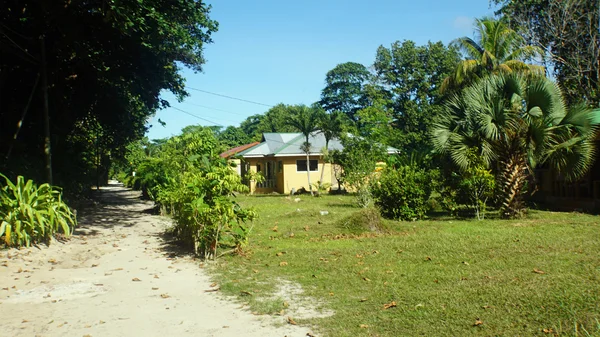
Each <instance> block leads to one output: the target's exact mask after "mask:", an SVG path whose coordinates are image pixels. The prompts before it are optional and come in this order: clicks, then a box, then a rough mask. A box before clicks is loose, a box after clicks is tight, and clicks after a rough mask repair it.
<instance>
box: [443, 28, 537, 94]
mask: <svg viewBox="0 0 600 337" xmlns="http://www.w3.org/2000/svg"><path fill="white" fill-rule="evenodd" d="M451 44H452V45H453V46H455V47H456V48H458V50H459V51H461V52H462V53H463V55H464V56H465V60H463V61H461V62H459V64H458V66H457V67H456V71H455V72H454V74H452V75H451V76H449V77H448V78H446V79H445V80H444V82H443V83H442V87H441V90H442V91H443V92H444V91H447V90H450V89H460V88H462V87H465V86H467V85H469V84H471V83H474V82H475V81H476V80H478V79H480V78H482V77H485V76H487V75H489V74H491V73H500V72H503V73H512V72H525V73H531V74H534V75H544V74H545V68H544V67H542V66H537V65H531V64H526V63H525V61H528V60H531V59H534V58H536V57H540V56H542V55H543V50H542V49H541V48H539V47H536V46H531V45H528V44H527V42H526V41H525V39H524V38H523V37H522V36H521V35H519V34H518V33H517V32H516V31H514V30H512V29H510V28H509V27H508V25H507V23H506V22H505V21H503V20H496V19H494V18H489V17H484V18H482V19H476V20H475V40H473V39H471V38H470V37H466V36H465V37H461V38H458V39H456V40H454V41H452V43H451Z"/></svg>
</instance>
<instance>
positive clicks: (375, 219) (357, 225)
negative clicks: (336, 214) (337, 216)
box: [339, 207, 388, 234]
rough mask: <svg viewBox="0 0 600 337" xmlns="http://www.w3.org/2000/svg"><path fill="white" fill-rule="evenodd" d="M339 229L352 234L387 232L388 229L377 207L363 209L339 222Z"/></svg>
mask: <svg viewBox="0 0 600 337" xmlns="http://www.w3.org/2000/svg"><path fill="white" fill-rule="evenodd" d="M339 227H341V228H343V229H346V230H348V231H350V232H351V233H352V234H361V233H364V232H386V231H387V230H388V228H387V227H386V226H385V224H384V223H383V219H382V218H381V214H380V213H379V210H378V209H377V208H375V207H367V208H362V209H360V210H359V211H356V212H354V213H352V214H351V215H350V216H348V217H346V218H344V219H342V220H341V221H340V222H339Z"/></svg>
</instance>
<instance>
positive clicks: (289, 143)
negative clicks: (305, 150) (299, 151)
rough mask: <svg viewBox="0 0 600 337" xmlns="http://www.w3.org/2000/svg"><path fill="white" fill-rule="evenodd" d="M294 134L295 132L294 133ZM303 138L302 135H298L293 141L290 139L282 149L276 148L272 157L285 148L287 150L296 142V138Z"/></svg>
mask: <svg viewBox="0 0 600 337" xmlns="http://www.w3.org/2000/svg"><path fill="white" fill-rule="evenodd" d="M294 133H296V132H294ZM301 137H304V135H303V134H302V133H300V134H299V135H298V136H296V137H294V138H293V139H291V140H290V141H289V142H286V143H285V144H284V145H283V146H282V147H280V148H278V149H277V151H275V152H273V154H274V155H276V154H278V153H279V152H281V151H283V150H284V149H285V148H287V147H288V146H290V145H292V144H293V143H294V142H295V141H297V140H298V138H301Z"/></svg>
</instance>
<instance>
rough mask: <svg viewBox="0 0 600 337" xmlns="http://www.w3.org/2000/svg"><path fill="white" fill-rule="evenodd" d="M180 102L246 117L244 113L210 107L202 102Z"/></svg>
mask: <svg viewBox="0 0 600 337" xmlns="http://www.w3.org/2000/svg"><path fill="white" fill-rule="evenodd" d="M182 103H185V104H189V105H194V106H199V107H201V108H205V109H209V110H215V111H221V112H225V113H228V114H232V115H238V116H242V117H246V115H244V114H240V113H237V112H231V111H227V110H221V109H217V108H211V107H209V106H206V105H202V104H196V103H192V102H185V101H184V102H182Z"/></svg>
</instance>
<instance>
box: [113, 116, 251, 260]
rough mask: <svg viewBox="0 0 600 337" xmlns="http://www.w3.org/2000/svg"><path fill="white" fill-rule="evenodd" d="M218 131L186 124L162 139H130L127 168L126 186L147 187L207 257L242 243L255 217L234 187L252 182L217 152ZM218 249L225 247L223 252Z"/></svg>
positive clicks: (182, 235) (180, 233)
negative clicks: (239, 201) (237, 198)
mask: <svg viewBox="0 0 600 337" xmlns="http://www.w3.org/2000/svg"><path fill="white" fill-rule="evenodd" d="M216 137H217V134H216V133H215V130H214V129H212V128H207V127H187V128H185V129H184V131H183V133H182V134H181V135H179V136H174V137H171V138H169V139H167V140H166V141H164V142H160V144H154V145H152V144H149V143H147V142H138V143H137V144H132V145H131V146H130V148H129V155H128V160H129V163H130V165H131V166H130V167H128V169H127V170H125V171H126V172H127V173H125V174H124V176H125V177H127V179H126V181H125V183H126V184H127V185H128V186H131V187H134V188H137V189H141V190H142V191H144V192H145V194H146V195H147V196H148V197H149V198H151V199H152V200H154V201H155V202H157V203H158V204H159V205H160V207H161V209H162V211H163V212H164V213H166V214H169V215H171V216H172V217H173V218H174V219H175V220H176V224H175V226H174V228H173V233H174V234H175V235H176V237H177V238H178V239H179V240H180V241H181V242H183V243H184V244H185V245H186V246H188V247H190V248H192V249H193V250H194V252H195V253H197V254H198V255H200V256H202V257H204V258H216V257H217V256H219V255H223V254H224V253H228V252H232V251H239V250H240V249H242V248H243V246H244V245H245V244H246V243H247V237H248V234H249V233H250V230H251V229H252V227H251V226H250V221H252V219H254V218H255V217H256V214H255V213H254V212H253V211H252V210H251V209H250V210H249V209H242V208H241V207H239V205H238V204H237V203H236V202H235V201H234V199H233V197H234V196H235V193H236V192H247V191H248V187H247V186H246V185H244V184H243V182H242V178H241V177H240V176H239V175H238V174H237V173H236V172H235V170H233V169H232V167H231V166H230V164H228V163H227V161H226V160H225V159H223V158H219V157H218V155H217V153H218V152H219V150H220V145H219V142H218V140H217V138H216ZM150 150H151V151H150ZM133 172H136V174H135V177H133ZM253 179H257V177H256V176H255V177H253ZM219 249H224V250H225V252H221V253H220V254H219V253H218V250H219Z"/></svg>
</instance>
